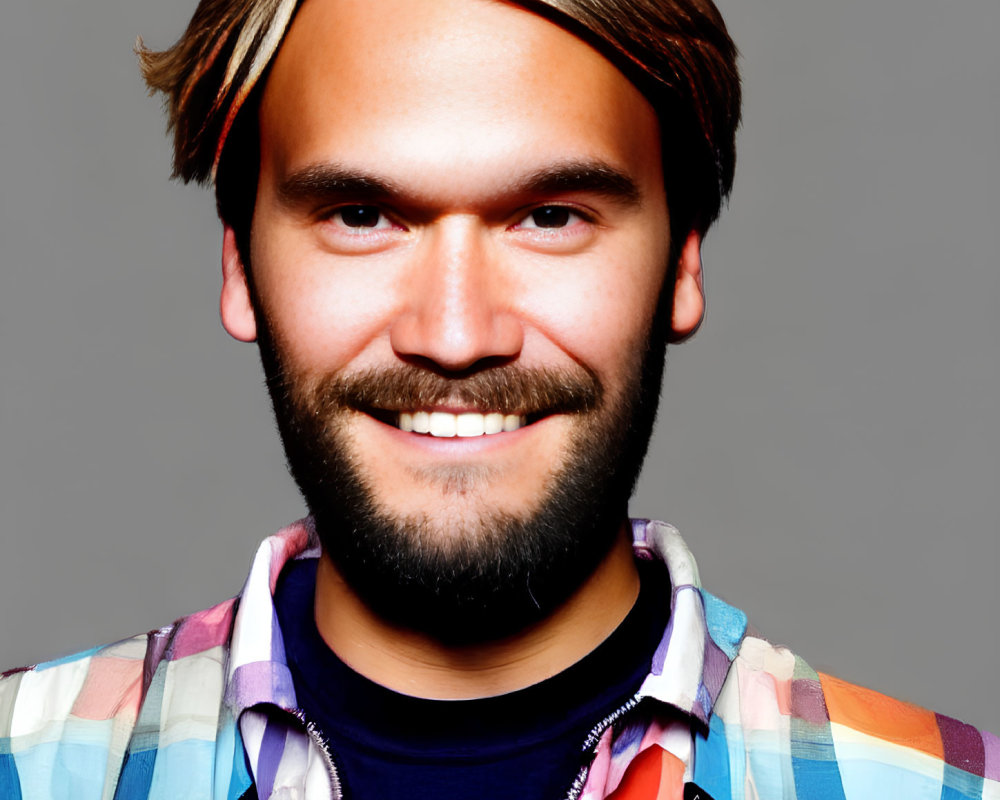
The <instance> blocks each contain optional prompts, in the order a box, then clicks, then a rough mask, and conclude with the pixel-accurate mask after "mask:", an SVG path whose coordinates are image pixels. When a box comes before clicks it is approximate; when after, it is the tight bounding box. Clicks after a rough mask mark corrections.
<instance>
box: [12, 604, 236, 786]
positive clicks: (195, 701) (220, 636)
mask: <svg viewBox="0 0 1000 800" xmlns="http://www.w3.org/2000/svg"><path fill="white" fill-rule="evenodd" d="M234 605H235V603H234V601H233V600H229V601H226V602H225V603H222V604H220V605H218V606H215V607H213V608H211V609H207V610H205V611H202V612H198V613H196V614H192V615H190V616H187V617H183V618H181V619H179V620H177V621H176V622H174V623H173V624H172V625H169V626H167V627H165V628H160V629H157V630H154V631H151V632H149V633H145V634H140V635H137V636H133V637H130V638H128V639H123V640H122V641H119V642H115V643H114V644H110V645H104V646H101V647H95V648H92V649H90V650H85V651H83V652H79V653H75V654H73V655H70V656H66V657H64V658H60V659H57V660H54V661H49V662H45V663H42V664H37V665H35V666H32V667H26V668H22V669H15V670H11V671H9V672H5V673H3V674H2V675H0V797H21V796H22V791H23V790H24V788H25V787H35V786H40V785H41V786H45V787H47V789H46V791H48V792H49V794H52V795H53V796H74V797H90V796H94V797H101V796H111V795H110V794H106V793H107V791H108V789H109V787H111V789H112V791H113V787H114V785H115V784H116V783H117V782H118V779H119V775H120V773H121V771H122V769H123V767H124V765H125V764H126V761H127V756H129V755H130V754H133V755H135V754H136V753H138V752H139V751H140V750H141V751H142V752H144V753H146V754H147V755H156V754H157V752H158V751H160V750H162V749H163V747H164V745H165V744H167V743H171V744H173V743H177V742H180V741H181V740H183V741H185V742H188V741H204V742H214V740H215V739H216V737H217V735H218V730H219V724H218V723H219V717H220V713H221V707H222V703H221V701H222V698H223V690H224V683H225V674H224V673H225V661H226V659H225V654H226V650H227V644H228V640H229V633H230V628H231V620H232V612H233V608H234ZM174 740H177V741H176V742H175V741H174ZM134 760H135V761H136V766H137V767H139V766H141V762H142V761H143V760H148V759H144V758H136V759H134ZM63 784H65V785H63ZM71 788H72V791H71V792H70V789H71ZM66 792H69V793H68V794H67V793H66ZM43 796H49V795H48V794H44V793H43Z"/></svg>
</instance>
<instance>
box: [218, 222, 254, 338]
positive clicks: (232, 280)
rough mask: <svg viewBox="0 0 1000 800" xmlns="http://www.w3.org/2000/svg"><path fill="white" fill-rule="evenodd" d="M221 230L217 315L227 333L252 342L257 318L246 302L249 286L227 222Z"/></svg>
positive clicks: (248, 299)
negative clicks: (220, 268) (220, 266)
mask: <svg viewBox="0 0 1000 800" xmlns="http://www.w3.org/2000/svg"><path fill="white" fill-rule="evenodd" d="M223 231H224V233H223V238H222V296H221V297H220V298H219V316H221V317H222V327H223V328H225V329H226V331H227V332H228V333H229V335H230V336H232V337H233V338H234V339H237V340H239V341H241V342H252V341H254V340H255V339H256V338H257V319H256V317H255V316H254V313H253V304H252V303H251V302H250V286H249V285H248V284H247V275H246V271H245V270H244V268H243V260H242V259H241V258H240V251H239V248H238V247H237V246H236V233H235V232H234V231H233V229H232V228H231V227H230V226H229V225H225V226H224V227H223Z"/></svg>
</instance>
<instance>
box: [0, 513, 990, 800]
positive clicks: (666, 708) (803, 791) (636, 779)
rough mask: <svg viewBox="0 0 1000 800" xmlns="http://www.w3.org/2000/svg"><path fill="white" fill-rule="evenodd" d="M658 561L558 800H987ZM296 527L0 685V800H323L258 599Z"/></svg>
mask: <svg viewBox="0 0 1000 800" xmlns="http://www.w3.org/2000/svg"><path fill="white" fill-rule="evenodd" d="M633 531H634V537H635V549H636V553H637V556H638V557H640V558H660V559H663V560H664V561H665V562H666V564H667V567H668V569H669V572H670V579H671V582H672V584H673V595H672V601H671V603H672V606H671V617H670V623H669V625H668V627H667V630H666V631H665V632H664V635H663V639H662V642H661V644H660V646H659V648H658V650H657V651H656V654H655V656H654V658H653V663H652V668H651V671H650V673H649V675H648V677H647V678H646V680H645V681H644V683H643V684H642V686H641V688H640V690H639V692H638V694H637V695H636V697H635V698H633V699H632V700H631V701H630V702H629V703H627V704H626V705H625V706H623V707H622V708H621V709H620V710H619V711H618V712H617V713H615V714H612V715H611V716H609V717H608V718H607V719H605V720H601V721H599V722H598V724H597V725H595V728H594V730H593V732H592V734H591V736H590V737H589V738H588V740H587V741H586V742H584V743H582V747H583V748H584V750H585V751H586V752H588V753H589V754H590V756H591V757H590V764H589V767H588V768H587V769H586V770H584V771H583V772H581V774H580V776H579V778H578V779H577V781H576V782H575V783H574V785H573V786H572V787H571V788H569V790H568V796H569V797H571V798H579V800H597V798H614V800H668V798H669V800H675V799H676V800H680V798H681V797H682V796H683V792H684V788H683V787H684V785H685V784H693V785H694V786H695V787H697V789H696V790H694V791H692V786H691V785H689V786H688V792H689V796H695V795H696V794H698V793H699V792H700V793H701V795H702V796H705V794H707V795H708V796H710V797H711V798H713V800H724V799H725V798H732V799H733V800H737V799H739V800H744V799H745V800H752V799H754V798H767V799H769V798H783V799H786V798H800V799H801V800H841V799H842V800H860V799H861V798H865V799H866V800H869V799H870V800H886V798H902V799H903V800H915V799H917V798H921V799H922V798H928V799H929V798H935V799H937V798H941V800H953V799H954V800H957V799H958V798H994V799H1000V740H998V739H997V737H995V736H993V735H991V734H988V733H985V732H981V731H978V730H976V729H975V728H972V727H970V726H968V725H964V724H962V723H960V722H957V721H956V720H953V719H950V718H948V717H944V716H941V715H939V714H934V713H932V712H930V711H925V710H923V709H921V708H917V707H916V706H912V705H908V704H906V703H901V702H899V701H897V700H892V699H890V698H888V697H885V696H884V695H880V694H877V693H876V692H873V691H870V690H868V689H862V688H860V687H858V686H852V685H850V684H846V683H844V682H842V681H839V680H837V679H836V678H831V677H829V676H827V675H822V674H817V673H816V672H814V671H813V670H812V669H810V668H809V666H808V665H807V664H806V663H805V662H804V661H802V659H800V658H798V657H797V656H795V655H793V654H792V653H791V652H789V651H788V650H786V649H785V648H782V647H776V646H774V645H772V644H770V643H768V642H767V641H766V640H764V639H762V638H761V637H760V636H759V635H758V634H757V633H756V632H755V631H754V630H753V629H752V628H750V627H749V626H748V625H747V619H746V616H745V615H744V614H743V613H742V612H741V611H738V610H737V609H735V608H732V607H731V606H729V605H727V604H726V603H724V602H723V601H722V600H720V599H718V598H717V597H715V596H713V595H711V594H709V593H708V592H707V591H705V590H704V589H702V588H701V584H700V581H699V578H698V571H697V567H696V566H695V563H694V559H693V558H692V557H691V554H690V552H689V551H688V549H687V547H686V546H685V544H684V542H683V541H682V540H681V538H680V535H679V534H678V533H677V531H676V530H675V529H674V528H672V527H670V526H669V525H665V524H663V523H661V522H650V521H646V520H636V521H633ZM318 555H319V546H318V543H317V540H316V537H315V533H314V531H313V530H312V528H311V525H310V523H309V522H308V520H306V521H301V522H298V523H295V524H293V525H291V526H289V527H288V528H285V529H284V530H282V531H280V532H279V533H278V534H276V535H275V536H272V537H271V538H269V539H267V540H265V541H264V543H263V544H262V545H261V547H260V549H259V550H258V552H257V556H256V558H255V559H254V562H253V566H252V567H251V571H250V575H249V577H248V578H247V582H246V585H245V587H244V589H243V591H242V593H241V594H240V596H239V597H238V598H236V599H234V600H230V601H227V602H225V603H222V604H221V605H218V606H216V607H215V608H211V609H208V610H207V611H203V612H200V613H198V614H193V615H191V616H189V617H185V618H183V619H181V620H179V621H177V622H176V623H174V624H173V625H171V626H169V627H166V628H162V629H160V630H157V631H153V632H152V633H149V634H146V635H143V636H137V637H134V638H132V639H126V640H125V641H122V642H118V643H117V644H113V645H109V646H107V647H100V648H96V649H94V650H90V651H87V652H84V653H79V654H77V655H74V656H71V657H69V658H64V659H61V660H59V661H53V662H50V663H47V664H39V665H38V666H36V667H34V668H29V669H23V670H15V671H13V672H9V673H6V674H4V676H3V677H2V678H0V798H2V799H3V800H19V799H20V798H24V800H29V799H30V800H36V799H37V800H42V799H43V798H45V800H48V799H49V798H60V799H65V800H89V799H90V798H94V800H97V799H98V798H103V800H112V799H117V800H131V799H132V798H157V799H159V798H163V799H164V800H167V799H168V798H169V800H178V799H179V798H184V799H185V800H194V799H195V798H215V800H237V798H240V797H242V796H243V795H244V794H245V793H246V792H247V791H248V790H249V789H250V788H251V785H253V786H255V788H256V792H257V794H258V796H259V797H260V798H268V797H271V798H289V799H291V798H308V800H317V799H318V798H336V797H339V796H340V794H341V792H340V786H339V780H338V778H337V770H336V767H335V765H334V759H332V758H331V757H330V755H329V753H328V752H327V751H326V748H325V746H324V744H323V741H322V739H321V737H320V736H319V735H318V734H317V733H316V732H315V731H314V730H312V729H311V727H310V726H308V725H307V724H305V723H304V722H303V721H302V716H301V714H300V713H299V712H298V711H297V704H296V700H295V690H294V687H293V686H292V680H291V676H290V674H289V671H288V667H287V666H286V662H285V655H284V646H283V643H282V638H281V631H280V630H279V629H278V626H277V622H276V616H275V612H274V605H273V601H272V595H273V591H274V587H275V584H276V582H277V579H278V575H279V574H280V573H281V570H282V568H283V567H284V565H285V564H286V563H287V562H288V561H289V559H292V558H315V557H318Z"/></svg>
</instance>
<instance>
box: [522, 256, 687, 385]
mask: <svg viewBox="0 0 1000 800" xmlns="http://www.w3.org/2000/svg"><path fill="white" fill-rule="evenodd" d="M630 256H632V257H630ZM666 258H667V256H666V253H665V252H664V253H663V254H662V258H661V255H660V252H659V250H658V249H656V250H650V249H645V250H643V249H641V248H640V249H638V250H637V251H635V252H632V253H629V252H628V251H627V250H625V249H623V248H619V249H617V250H615V251H614V255H613V256H608V257H605V258H600V257H598V258H595V259H593V260H588V262H586V263H577V264H575V265H574V266H573V267H572V269H571V270H570V271H567V272H561V271H556V270H553V271H550V272H549V273H548V274H547V275H546V276H545V278H547V280H544V281H539V282H538V286H537V287H536V288H535V290H534V291H533V292H531V293H530V299H528V300H526V301H525V303H524V307H525V308H526V309H527V314H528V316H529V317H530V318H531V322H532V324H533V325H534V326H535V327H537V328H538V330H539V331H540V332H541V334H542V336H543V338H544V339H546V340H547V341H549V342H551V343H554V344H555V346H556V347H557V348H558V349H559V350H560V351H562V354H563V357H565V356H566V355H568V356H569V357H571V358H572V359H573V360H575V361H578V362H579V363H581V364H583V365H584V366H586V367H587V368H589V369H591V370H594V371H595V372H596V373H597V374H598V376H599V377H600V378H601V380H602V381H603V382H604V383H605V385H606V388H607V389H608V390H611V391H614V390H616V389H618V388H620V387H619V384H620V383H621V382H622V381H624V380H625V376H626V375H628V374H629V372H630V370H631V369H633V368H634V367H635V365H636V363H637V359H638V356H639V354H640V353H641V352H642V350H643V348H644V347H645V345H646V340H647V338H648V336H649V332H650V329H651V326H652V321H653V316H654V314H655V313H656V307H657V301H658V299H659V296H660V291H661V288H662V286H663V281H664V278H665V274H666Z"/></svg>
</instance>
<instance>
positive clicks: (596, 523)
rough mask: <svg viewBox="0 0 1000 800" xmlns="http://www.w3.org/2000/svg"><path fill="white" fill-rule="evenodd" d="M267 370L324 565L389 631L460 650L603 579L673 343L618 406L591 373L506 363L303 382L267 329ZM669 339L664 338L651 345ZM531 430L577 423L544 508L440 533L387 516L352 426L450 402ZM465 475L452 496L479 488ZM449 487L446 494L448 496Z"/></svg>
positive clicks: (637, 369)
mask: <svg viewBox="0 0 1000 800" xmlns="http://www.w3.org/2000/svg"><path fill="white" fill-rule="evenodd" d="M262 317H263V315H258V327H259V329H262V330H261V331H260V332H261V335H260V337H259V342H260V349H261V359H262V361H263V363H264V369H265V374H266V376H267V384H268V389H269V391H270V393H271V398H272V401H273V403H274V410H275V417H276V419H277V423H278V428H279V430H280V432H281V438H282V442H283V444H284V447H285V453H286V456H287V459H288V466H289V470H290V472H291V474H292V476H293V478H294V479H295V481H296V483H297V484H298V485H299V488H300V490H301V491H302V494H303V496H304V497H305V500H306V503H307V505H308V507H309V510H310V512H311V513H312V515H313V517H314V519H315V523H316V528H317V531H318V533H319V537H320V540H321V542H322V544H323V548H324V551H325V553H326V555H327V556H328V557H329V558H330V559H331V560H332V561H333V563H334V564H335V565H336V567H337V569H338V571H339V572H340V573H341V575H342V576H343V577H344V580H345V581H347V583H348V585H349V586H350V587H351V588H352V589H353V590H354V592H356V593H357V595H358V596H359V597H360V598H361V599H362V601H363V602H364V603H365V604H366V605H368V607H369V608H371V609H372V610H373V611H374V612H375V613H376V614H378V615H379V616H380V617H381V618H383V619H384V620H386V621H388V622H390V623H392V624H396V625H399V626H402V627H405V628H409V629H412V630H417V631H421V632H423V633H426V634H429V635H431V636H434V637H435V638H437V639H439V640H441V641H443V642H447V643H450V644H465V643H474V642H481V641H488V640H496V639H499V638H502V637H504V636H507V635H510V634H512V633H514V632H516V631H518V630H522V629H524V628H525V627H527V626H528V625H530V624H532V623H534V622H536V621H538V620H540V619H542V618H544V617H545V616H547V615H548V614H550V613H551V612H552V611H553V610H555V608H557V607H558V606H559V605H560V604H561V603H562V602H564V601H565V600H566V599H567V598H568V597H569V596H570V595H571V594H572V593H573V592H574V591H575V590H576V589H577V588H578V587H579V586H580V585H581V584H582V583H583V582H584V581H585V580H586V579H587V578H588V577H589V576H590V575H591V574H592V573H593V571H594V570H595V569H596V567H597V565H598V564H599V563H600V562H601V561H602V560H603V558H604V557H605V556H606V555H607V553H608V551H609V550H610V548H611V546H612V544H613V543H614V541H615V539H616V537H617V535H618V533H619V530H620V525H621V523H622V522H623V520H624V518H625V516H626V508H627V502H628V498H629V496H630V495H631V493H632V490H633V487H634V484H635V481H636V479H637V478H638V475H639V470H640V468H641V465H642V461H643V458H644V457H645V453H646V448H647V446H648V442H649V437H650V434H651V432H652V426H653V421H654V419H655V414H656V406H657V401H658V399H659V387H660V378H661V374H662V368H663V355H664V344H662V343H661V344H659V345H657V346H654V347H653V348H651V349H650V348H647V351H646V352H645V353H642V354H639V357H638V358H636V359H635V361H636V363H635V364H634V366H633V369H632V371H631V375H630V379H629V381H628V384H627V390H626V392H625V393H624V395H623V396H622V397H620V398H616V399H615V400H614V401H609V400H608V399H607V397H606V393H605V392H604V390H603V387H602V385H601V383H600V381H599V380H598V378H597V377H596V376H595V375H593V374H591V373H588V372H586V371H584V370H583V369H582V368H580V369H576V370H574V371H567V370H558V371H554V370H529V369H525V368H523V367H519V366H516V365H511V364H507V365H502V366H497V367H491V368H488V369H483V370H480V371H477V372H473V373H470V374H468V375H466V376H463V377H458V378H454V377H446V376H442V375H439V374H437V373H435V372H432V371H430V370H426V369H422V368H420V367H416V366H412V365H398V366H396V367H393V368H387V369H384V370H371V371H366V372H364V373H360V374H356V375H353V376H351V375H347V376H329V377H326V378H321V379H315V378H310V379H305V378H297V377H295V376H293V375H292V374H291V373H290V371H289V370H286V369H285V368H284V367H283V366H282V364H281V360H280V354H279V353H278V351H277V349H276V348H275V346H274V344H273V341H272V339H271V337H270V336H269V334H268V331H267V329H266V326H262V325H260V324H259V323H260V320H261V319H262ZM651 340H652V341H656V340H659V341H661V342H662V341H663V338H662V337H651ZM445 402H448V403H456V404H463V405H474V406H475V407H477V408H488V409H490V410H491V411H501V412H504V413H512V414H521V415H525V416H527V417H528V419H529V422H530V421H531V419H532V418H534V417H537V416H541V415H545V414H551V413H560V414H575V415H579V416H580V417H581V421H580V424H579V425H577V426H576V431H575V433H574V435H573V437H572V441H571V442H570V446H569V450H568V454H567V456H566V458H565V460H564V463H563V465H562V466H561V467H560V468H559V469H558V470H557V471H556V473H555V475H554V476H553V477H552V478H551V479H550V480H549V481H548V482H547V487H546V488H545V490H544V492H543V494H542V497H541V498H540V500H539V502H538V504H537V506H536V508H534V509H533V510H532V511H530V512H529V513H527V514H525V515H523V516H515V515H512V514H509V513H503V512H500V511H496V512H493V513H486V514H482V515H480V516H479V517H477V518H476V519H474V520H469V519H460V520H456V521H455V528H454V529H452V530H448V531H447V532H444V533H443V532H442V530H441V529H440V525H437V526H435V525H434V524H432V523H431V521H430V520H428V519H426V518H424V517H421V516H419V515H410V516H399V515H394V514H392V513H389V512H387V511H386V510H385V509H384V508H381V507H380V506H379V504H378V502H377V501H376V499H375V494H374V492H373V491H372V487H371V486H370V485H369V484H368V482H367V480H366V478H365V476H364V475H363V474H362V472H361V469H360V467H359V465H358V463H357V460H356V458H355V457H354V456H353V455H352V454H351V453H350V452H349V450H348V447H347V444H346V438H347V437H346V435H345V434H344V420H345V419H346V418H347V416H349V415H350V414H352V413H356V412H358V411H362V412H365V413H370V414H372V416H376V417H378V416H379V415H380V414H389V415H392V414H394V413H395V412H396V411H398V410H400V409H407V410H409V409H419V408H427V407H428V406H433V405H437V404H441V403H445ZM459 473H463V468H457V469H456V475H455V481H456V484H455V486H456V487H458V490H459V491H460V489H461V487H460V484H461V481H462V479H463V477H464V478H465V479H473V480H474V476H470V475H469V474H468V469H465V472H464V473H463V474H459ZM445 488H446V489H447V487H445Z"/></svg>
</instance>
